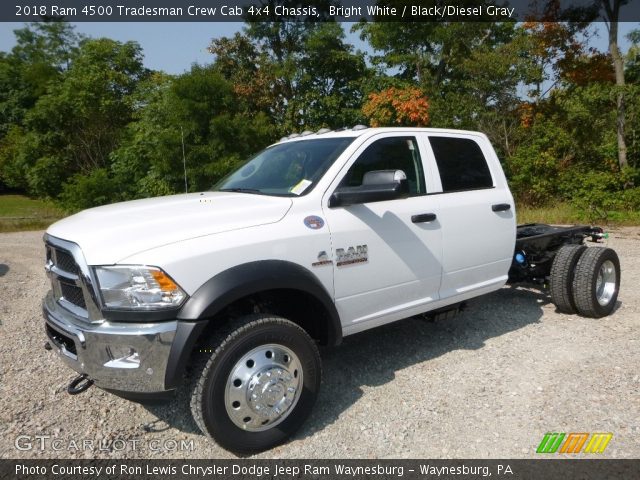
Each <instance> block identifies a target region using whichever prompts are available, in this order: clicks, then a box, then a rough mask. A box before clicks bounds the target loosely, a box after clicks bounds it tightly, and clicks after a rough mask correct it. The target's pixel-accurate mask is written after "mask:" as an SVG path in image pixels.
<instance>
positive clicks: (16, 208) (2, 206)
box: [0, 195, 64, 232]
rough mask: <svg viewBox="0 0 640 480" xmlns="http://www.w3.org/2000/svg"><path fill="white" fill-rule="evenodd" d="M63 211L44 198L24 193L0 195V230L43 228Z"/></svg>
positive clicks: (14, 230)
mask: <svg viewBox="0 0 640 480" xmlns="http://www.w3.org/2000/svg"><path fill="white" fill-rule="evenodd" d="M62 217H64V212H63V211H62V210H60V209H59V208H57V207H56V206H55V205H53V204H52V203H51V202H48V201H45V200H33V199H31V198H29V197H25V196H24V195H0V232H22V231H27V230H44V229H46V228H47V227H48V226H49V225H51V224H52V223H53V222H55V221H56V220H59V219H60V218H62Z"/></svg>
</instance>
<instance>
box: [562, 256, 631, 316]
mask: <svg viewBox="0 0 640 480" xmlns="http://www.w3.org/2000/svg"><path fill="white" fill-rule="evenodd" d="M604 256H610V257H612V258H611V260H614V265H615V268H616V276H617V287H616V293H615V294H614V296H613V298H612V299H611V302H610V303H609V304H608V305H607V306H605V307H603V306H601V305H600V304H599V303H598V301H597V299H596V298H595V295H594V293H593V285H594V282H595V277H596V276H597V275H598V269H597V268H596V266H597V265H598V263H599V262H600V260H602V258H603V257H604ZM619 282H620V261H619V259H618V256H617V254H616V253H615V251H614V250H612V249H610V248H606V247H591V248H588V249H587V250H586V252H584V254H583V255H582V257H580V260H579V261H578V265H577V266H576V274H575V277H574V279H573V300H574V302H575V305H576V309H577V310H578V313H580V315H583V316H585V317H591V318H600V317H604V316H606V315H609V313H611V311H612V310H613V308H614V306H615V302H616V299H617V297H618V290H619V284H620V283H619Z"/></svg>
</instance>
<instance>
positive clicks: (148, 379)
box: [43, 292, 179, 394]
mask: <svg viewBox="0 0 640 480" xmlns="http://www.w3.org/2000/svg"><path fill="white" fill-rule="evenodd" d="M43 315H44V319H45V321H46V331H47V336H48V337H49V342H50V344H51V346H52V347H53V348H54V349H55V350H57V351H58V353H59V354H60V358H61V359H62V360H63V361H64V363H66V364H67V365H68V366H69V367H71V368H72V369H73V370H75V371H76V372H78V373H85V374H87V375H88V376H89V378H91V379H92V380H93V381H94V383H95V384H96V385H97V386H98V387H100V388H103V389H106V390H116V391H120V392H131V393H141V394H151V393H161V392H165V391H167V390H170V389H171V388H173V386H174V385H166V374H167V369H168V368H169V359H170V356H171V347H172V344H173V343H174V339H175V337H176V331H177V329H178V323H179V322H178V321H176V320H174V321H165V322H157V323H130V322H127V323H118V322H109V321H106V320H105V321H102V322H99V323H91V322H87V320H86V319H82V318H80V317H77V316H76V315H75V314H73V313H72V312H70V311H68V310H66V309H63V308H62V307H60V306H59V305H58V303H57V302H56V301H55V299H54V297H53V294H52V292H49V293H48V294H47V296H46V297H45V299H44V302H43Z"/></svg>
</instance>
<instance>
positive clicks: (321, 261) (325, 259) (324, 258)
mask: <svg viewBox="0 0 640 480" xmlns="http://www.w3.org/2000/svg"><path fill="white" fill-rule="evenodd" d="M332 263H333V262H332V261H331V260H330V259H329V255H327V252H325V251H324V250H323V251H321V252H319V253H318V261H317V262H313V263H312V264H311V266H312V267H321V266H323V265H331V264H332Z"/></svg>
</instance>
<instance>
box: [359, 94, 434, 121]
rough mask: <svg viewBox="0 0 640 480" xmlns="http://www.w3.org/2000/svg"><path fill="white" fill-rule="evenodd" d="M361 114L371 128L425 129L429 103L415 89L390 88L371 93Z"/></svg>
mask: <svg viewBox="0 0 640 480" xmlns="http://www.w3.org/2000/svg"><path fill="white" fill-rule="evenodd" d="M362 112H363V113H364V115H365V116H366V117H367V118H368V119H369V122H370V124H371V126H372V127H391V126H411V127H426V126H427V125H428V124H429V102H428V101H427V99H426V98H425V97H424V95H423V93H422V92H421V91H420V89H418V88H415V87H407V88H395V87H391V88H389V89H387V90H383V91H381V92H379V93H372V94H370V95H369V99H368V100H367V102H366V103H365V104H364V106H363V107H362Z"/></svg>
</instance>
